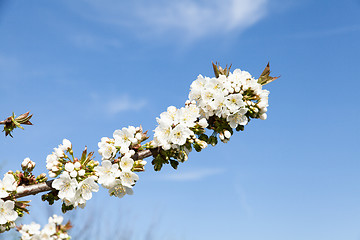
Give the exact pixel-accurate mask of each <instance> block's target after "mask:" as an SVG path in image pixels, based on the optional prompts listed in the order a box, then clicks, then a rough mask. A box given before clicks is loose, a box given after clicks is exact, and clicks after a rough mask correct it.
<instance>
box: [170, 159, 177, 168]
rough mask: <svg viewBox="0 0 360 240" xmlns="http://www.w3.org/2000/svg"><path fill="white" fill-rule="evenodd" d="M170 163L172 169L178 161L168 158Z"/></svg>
mask: <svg viewBox="0 0 360 240" xmlns="http://www.w3.org/2000/svg"><path fill="white" fill-rule="evenodd" d="M170 165H171V166H172V167H173V169H177V167H178V165H179V162H178V161H176V160H172V159H170Z"/></svg>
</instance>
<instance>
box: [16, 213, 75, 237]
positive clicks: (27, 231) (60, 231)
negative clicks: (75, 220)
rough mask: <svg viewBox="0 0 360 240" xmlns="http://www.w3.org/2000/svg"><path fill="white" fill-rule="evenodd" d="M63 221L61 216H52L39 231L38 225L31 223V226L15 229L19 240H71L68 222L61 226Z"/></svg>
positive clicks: (25, 225) (26, 225)
mask: <svg viewBox="0 0 360 240" xmlns="http://www.w3.org/2000/svg"><path fill="white" fill-rule="evenodd" d="M63 221H64V219H63V217H62V216H57V215H55V214H54V215H53V216H52V217H49V220H48V224H46V225H45V226H44V227H43V229H41V226H40V224H37V223H35V222H32V223H31V224H24V225H21V226H19V227H18V228H17V230H18V231H19V233H20V234H21V240H41V239H51V240H68V239H71V237H70V235H69V234H68V230H69V229H71V227H72V226H71V224H70V221H68V222H67V223H66V224H62V222H63Z"/></svg>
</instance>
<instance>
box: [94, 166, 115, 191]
mask: <svg viewBox="0 0 360 240" xmlns="http://www.w3.org/2000/svg"><path fill="white" fill-rule="evenodd" d="M95 171H96V174H97V175H98V176H99V179H98V183H99V184H102V185H103V186H104V187H105V188H109V187H110V186H111V185H112V184H113V182H114V181H115V179H116V178H117V177H120V169H119V164H112V163H111V162H110V161H109V160H105V161H103V162H102V163H101V166H97V167H95Z"/></svg>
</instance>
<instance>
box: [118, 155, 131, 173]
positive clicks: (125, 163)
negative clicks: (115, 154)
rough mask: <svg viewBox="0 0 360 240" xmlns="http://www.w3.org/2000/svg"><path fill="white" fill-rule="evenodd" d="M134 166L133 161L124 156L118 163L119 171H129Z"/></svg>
mask: <svg viewBox="0 0 360 240" xmlns="http://www.w3.org/2000/svg"><path fill="white" fill-rule="evenodd" d="M133 165H134V160H133V159H132V158H130V157H128V156H124V157H122V158H121V161H120V168H121V171H130V170H131V169H132V167H133Z"/></svg>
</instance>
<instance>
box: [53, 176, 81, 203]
mask: <svg viewBox="0 0 360 240" xmlns="http://www.w3.org/2000/svg"><path fill="white" fill-rule="evenodd" d="M78 185H79V184H78V182H77V181H76V179H72V178H71V177H70V176H69V173H68V172H63V173H62V174H61V175H60V177H59V178H57V179H55V180H54V182H53V183H52V187H53V188H55V189H56V190H59V194H58V196H59V198H60V199H65V198H66V199H72V198H74V197H75V193H76V189H77V188H78Z"/></svg>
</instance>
